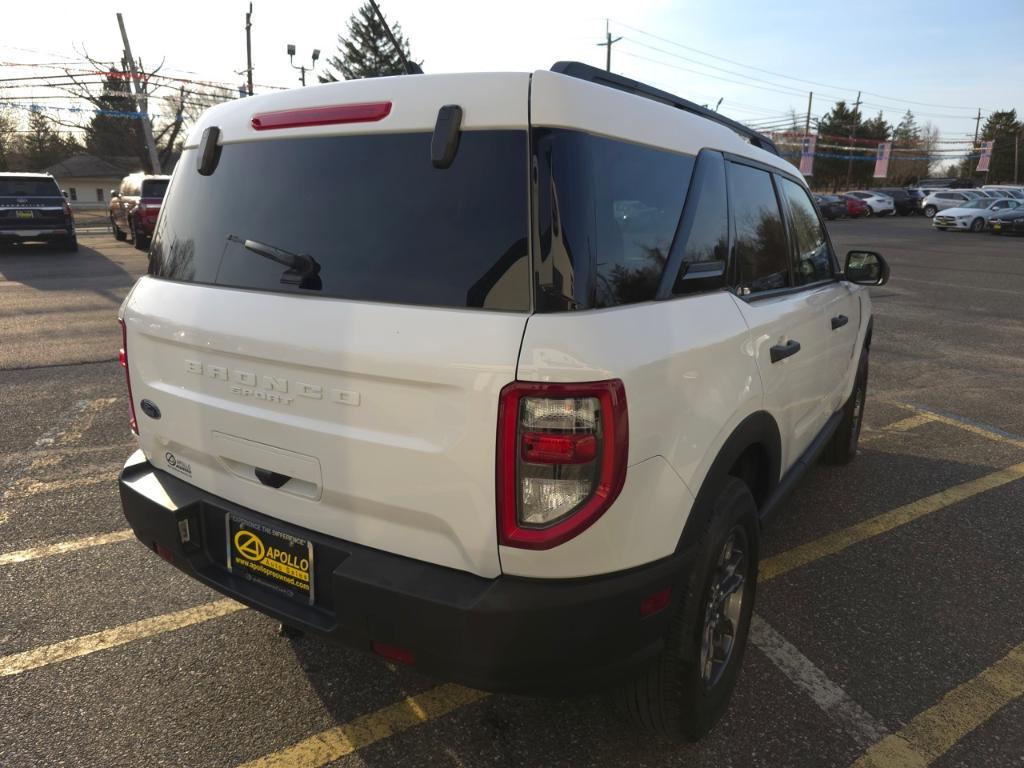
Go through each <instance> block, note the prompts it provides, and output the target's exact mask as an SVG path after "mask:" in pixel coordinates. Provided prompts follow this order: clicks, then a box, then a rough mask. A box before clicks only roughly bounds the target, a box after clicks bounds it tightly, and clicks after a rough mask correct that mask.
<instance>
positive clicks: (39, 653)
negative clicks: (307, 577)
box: [0, 599, 245, 677]
mask: <svg viewBox="0 0 1024 768" xmlns="http://www.w3.org/2000/svg"><path fill="white" fill-rule="evenodd" d="M243 608H245V606H244V605H242V604H241V603H236V602H235V601H234V600H229V599H224V600H215V601H214V602H212V603H206V604H205V605H200V606H197V607H196V608H187V609H185V610H183V611H176V612H174V613H165V614H163V615H162V616H154V617H152V618H149V619H142V620H141V621H135V622H132V623H131V624H123V625H121V626H120V627H114V628H113V629H105V630H103V631H102V632H94V633H93V634H91V635H82V636H81V637H73V638H71V639H70V640H64V641H62V642H59V643H54V644H53V645H44V646H42V647H40V648H33V649H32V650H30V651H24V652H22V653H15V654H12V655H11V656H4V657H0V677H7V676H8V675H18V674H21V673H22V672H28V671H29V670H30V669H37V668H39V667H45V666H48V665H50V664H57V663H58V662H62V661H68V660H69V659H76V658H78V657H79V656H88V655H89V654H91V653H96V652H97V651H105V650H107V649H108V648H115V647H117V646H119V645H125V644H126V643H131V642H134V641H136V640H142V639H144V638H147V637H152V636H153V635H159V634H162V633H164V632H172V631H174V630H176V629H182V628H183V627H188V626H191V625H192V624H199V623H200V622H203V621H209V620H210V619H216V618H218V617H220V616H227V615H228V614H229V613H234V612H235V611H240V610H242V609H243Z"/></svg>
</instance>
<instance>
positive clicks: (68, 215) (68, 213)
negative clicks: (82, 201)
mask: <svg viewBox="0 0 1024 768" xmlns="http://www.w3.org/2000/svg"><path fill="white" fill-rule="evenodd" d="M64 218H65V219H66V220H67V221H68V222H70V221H71V219H73V218H74V215H73V214H72V213H71V203H69V202H68V201H67V200H65V201H64Z"/></svg>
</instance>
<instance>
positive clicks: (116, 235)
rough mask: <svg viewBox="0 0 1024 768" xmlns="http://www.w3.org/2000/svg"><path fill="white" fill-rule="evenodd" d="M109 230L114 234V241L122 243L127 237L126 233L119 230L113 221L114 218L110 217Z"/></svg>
mask: <svg viewBox="0 0 1024 768" xmlns="http://www.w3.org/2000/svg"><path fill="white" fill-rule="evenodd" d="M110 228H111V229H112V230H113V232H114V239H115V240H120V241H124V240H125V239H126V238H127V237H128V233H127V232H122V231H121V229H120V228H119V227H118V226H117V222H115V221H114V217H113V216H111V217H110Z"/></svg>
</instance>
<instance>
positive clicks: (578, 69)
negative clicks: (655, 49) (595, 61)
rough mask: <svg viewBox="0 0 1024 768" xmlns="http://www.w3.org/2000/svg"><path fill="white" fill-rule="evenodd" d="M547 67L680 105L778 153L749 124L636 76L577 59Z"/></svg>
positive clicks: (588, 80)
mask: <svg viewBox="0 0 1024 768" xmlns="http://www.w3.org/2000/svg"><path fill="white" fill-rule="evenodd" d="M551 71H552V72H556V73H558V74H560V75H567V76H569V77H576V78H579V79H580V80H586V81H587V82H590V83H596V84H597V85H604V86H607V87H608V88H616V89H618V90H620V91H625V92H626V93H632V94H634V95H636V96H643V97H644V98H646V99H651V100H652V101H660V102H661V103H662V104H668V105H669V106H671V107H675V108H676V109H683V110H686V111H687V112H692V113H693V114H695V115H699V116H700V117H704V118H707V119H708V120H713V121H714V122H716V123H719V124H720V125H724V126H725V127H726V128H730V129H732V130H733V131H735V132H736V133H738V134H739V135H740V136H743V137H744V138H745V139H747V141H749V142H750V143H751V144H753V145H754V146H755V147H759V148H760V149H764V150H767V151H768V152H771V153H772V154H774V155H778V154H779V150H778V148H777V147H776V146H775V144H774V143H773V142H772V140H771V139H769V138H768V137H767V136H765V135H764V134H761V133H758V132H757V131H755V130H754V129H753V128H748V127H747V126H745V125H743V124H742V123H738V122H736V121H735V120H731V119H729V118H728V117H725V116H724V115H720V114H718V113H717V112H713V111H711V110H710V109H708V108H707V107H702V106H700V105H699V104H694V103H693V102H692V101H689V100H687V99H684V98H682V97H680V96H676V95H674V94H671V93H669V92H668V91H662V90H659V89H657V88H653V87H651V86H649V85H645V84H644V83H641V82H638V81H637V80H630V79H629V78H628V77H623V76H622V75H615V74H612V73H611V72H605V71H604V70H603V69H598V68H597V67H592V66H590V65H589V64H583V63H581V62H578V61H558V62H555V64H554V66H552V67H551Z"/></svg>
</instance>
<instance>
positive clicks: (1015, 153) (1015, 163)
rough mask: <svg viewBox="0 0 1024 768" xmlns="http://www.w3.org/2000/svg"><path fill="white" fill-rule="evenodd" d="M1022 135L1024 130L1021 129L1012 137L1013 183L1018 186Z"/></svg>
mask: <svg viewBox="0 0 1024 768" xmlns="http://www.w3.org/2000/svg"><path fill="white" fill-rule="evenodd" d="M1022 133H1024V128H1021V129H1020V130H1019V131H1017V133H1016V134H1015V135H1014V137H1013V183H1014V184H1020V163H1019V162H1018V160H1019V158H1020V135H1021V134H1022Z"/></svg>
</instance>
